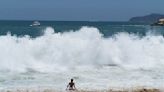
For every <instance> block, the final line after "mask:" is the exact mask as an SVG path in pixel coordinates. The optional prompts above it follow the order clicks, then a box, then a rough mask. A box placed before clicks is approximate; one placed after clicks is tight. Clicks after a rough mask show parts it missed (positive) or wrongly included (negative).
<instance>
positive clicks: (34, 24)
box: [30, 21, 40, 26]
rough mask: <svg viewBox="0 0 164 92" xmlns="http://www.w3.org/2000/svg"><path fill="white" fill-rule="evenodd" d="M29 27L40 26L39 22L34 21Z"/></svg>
mask: <svg viewBox="0 0 164 92" xmlns="http://www.w3.org/2000/svg"><path fill="white" fill-rule="evenodd" d="M30 26H40V22H39V21H34V22H33V23H32V24H31V25H30Z"/></svg>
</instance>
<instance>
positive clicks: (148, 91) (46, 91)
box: [0, 87, 164, 92]
mask: <svg viewBox="0 0 164 92" xmlns="http://www.w3.org/2000/svg"><path fill="white" fill-rule="evenodd" d="M0 92H164V90H162V89H156V88H144V87H138V88H137V87H136V88H117V89H116V88H111V89H104V90H99V89H78V90H75V91H69V90H56V89H55V88H41V87H40V88H12V89H3V90H0Z"/></svg>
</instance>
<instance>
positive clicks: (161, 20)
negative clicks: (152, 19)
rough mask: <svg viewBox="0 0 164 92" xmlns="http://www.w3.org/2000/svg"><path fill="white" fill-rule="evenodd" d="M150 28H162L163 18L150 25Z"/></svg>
mask: <svg viewBox="0 0 164 92" xmlns="http://www.w3.org/2000/svg"><path fill="white" fill-rule="evenodd" d="M151 26H164V18H161V19H159V20H158V22H156V23H153V24H151Z"/></svg>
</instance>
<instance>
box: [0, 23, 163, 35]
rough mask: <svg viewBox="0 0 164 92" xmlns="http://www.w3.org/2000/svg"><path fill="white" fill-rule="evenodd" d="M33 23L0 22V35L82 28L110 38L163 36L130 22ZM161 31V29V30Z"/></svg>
mask: <svg viewBox="0 0 164 92" xmlns="http://www.w3.org/2000/svg"><path fill="white" fill-rule="evenodd" d="M32 22H33V21H0V35H6V34H7V32H10V33H11V34H12V35H17V36H23V35H30V36H31V37H37V36H41V35H43V32H42V31H43V30H44V29H45V28H46V27H53V28H54V29H55V32H65V31H71V30H74V31H75V30H79V29H80V28H81V27H83V26H90V27H96V28H98V29H99V30H100V32H101V33H103V34H104V36H106V37H107V36H111V35H113V34H116V33H119V32H128V33H135V34H139V35H141V36H144V35H146V33H147V32H148V31H152V30H154V29H158V30H156V33H158V34H164V32H163V30H161V28H155V27H151V26H149V24H142V23H130V22H85V21H81V22H80V21H40V22H41V26H39V27H31V26H30V25H31V24H32ZM162 29H163V28H162Z"/></svg>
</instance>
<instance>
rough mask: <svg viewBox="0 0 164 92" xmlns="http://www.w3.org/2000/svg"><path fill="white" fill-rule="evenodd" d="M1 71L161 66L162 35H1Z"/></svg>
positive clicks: (92, 31) (84, 31)
mask: <svg viewBox="0 0 164 92" xmlns="http://www.w3.org/2000/svg"><path fill="white" fill-rule="evenodd" d="M0 51H1V53H0V59H1V60H0V71H1V72H6V71H7V72H28V71H36V72H59V71H67V70H69V69H74V68H81V69H83V67H84V68H85V67H102V66H118V67H121V68H124V69H129V70H131V69H132V70H133V69H146V70H151V69H154V68H163V66H164V54H163V52H164V38H163V36H151V35H147V36H144V37H142V38H141V37H139V36H137V35H135V34H128V33H118V34H115V35H113V36H112V37H108V38H104V37H103V35H102V34H101V33H100V32H99V30H98V29H97V28H94V27H82V28H81V29H80V30H78V31H70V32H64V33H60V32H59V33H56V32H55V30H54V29H53V28H51V27H47V28H46V29H45V33H44V35H43V36H40V37H37V38H30V37H29V36H24V37H17V36H11V35H10V34H8V35H5V36H0Z"/></svg>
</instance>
